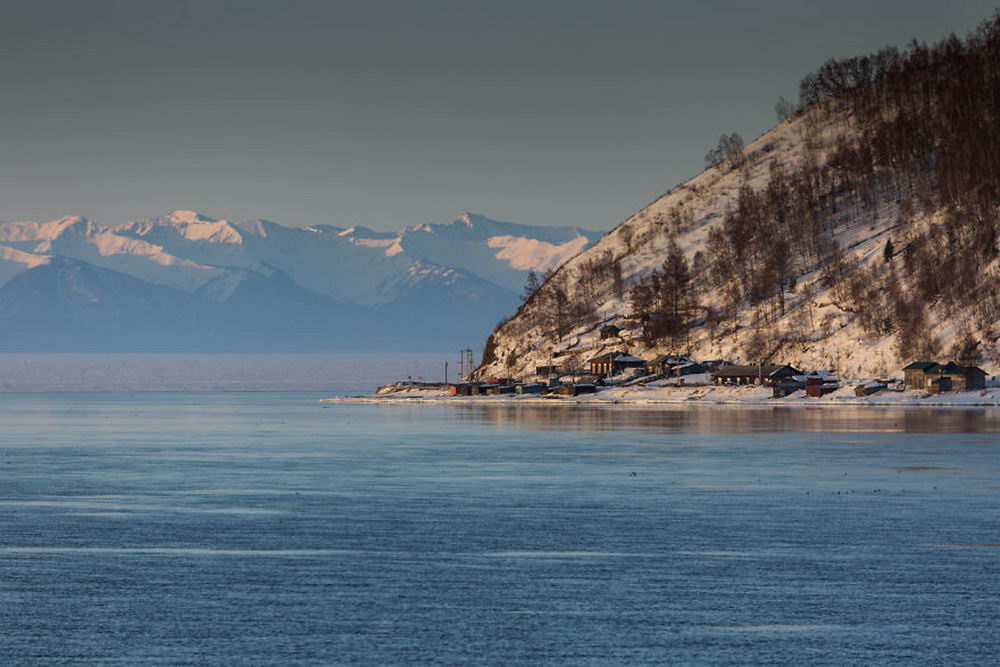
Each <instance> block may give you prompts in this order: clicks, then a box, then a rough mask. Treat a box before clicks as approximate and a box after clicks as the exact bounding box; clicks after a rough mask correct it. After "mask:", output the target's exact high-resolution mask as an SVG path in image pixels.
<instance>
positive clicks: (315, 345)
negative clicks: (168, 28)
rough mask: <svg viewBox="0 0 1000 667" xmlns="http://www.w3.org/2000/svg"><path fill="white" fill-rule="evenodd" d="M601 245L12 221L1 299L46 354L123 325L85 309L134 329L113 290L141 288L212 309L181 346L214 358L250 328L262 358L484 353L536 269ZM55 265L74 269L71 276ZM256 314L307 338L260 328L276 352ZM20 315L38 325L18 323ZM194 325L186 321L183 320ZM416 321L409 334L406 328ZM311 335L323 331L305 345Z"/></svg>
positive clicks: (559, 236)
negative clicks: (488, 336) (346, 351)
mask: <svg viewBox="0 0 1000 667" xmlns="http://www.w3.org/2000/svg"><path fill="white" fill-rule="evenodd" d="M599 237H600V234H598V233H594V232H587V231H584V230H581V229H577V228H568V227H561V228H556V227H542V226H528V225H517V224H513V223H504V222H497V221H494V220H490V219H488V218H485V217H482V216H478V215H474V214H469V213H467V214H464V215H462V216H461V217H459V218H458V219H456V220H455V221H453V222H451V223H447V224H427V225H419V226H413V227H408V228H406V229H403V230H402V231H400V232H395V233H385V232H376V231H373V230H369V229H365V228H362V227H352V228H346V229H345V228H340V227H334V226H331V225H314V226H312V227H307V228H303V229H295V228H289V227H285V226H283V225H280V224H278V223H275V222H270V221H266V220H251V221H227V220H215V219H212V218H209V217H206V216H203V215H201V214H199V213H196V212H194V211H174V212H173V213H170V214H169V215H165V216H161V217H155V218H149V219H144V220H139V221H135V222H129V223H124V224H117V225H99V224H96V223H94V222H92V221H90V220H87V219H86V218H82V217H78V216H74V217H66V218H61V219H59V220H53V221H51V222H30V221H20V222H0V302H2V303H4V304H6V306H7V310H6V312H4V313H0V320H2V322H3V323H4V324H5V327H4V328H0V349H43V348H45V346H44V345H43V346H41V347H38V346H37V345H34V344H33V343H32V336H31V334H30V332H31V331H33V330H34V329H38V328H45V327H52V326H58V327H59V328H61V329H66V330H68V329H72V328H80V327H82V328H81V329H80V330H81V331H83V329H86V328H87V327H91V329H88V331H91V333H94V332H97V331H100V330H103V327H104V324H107V325H108V326H111V327H112V328H113V326H114V325H113V323H104V324H100V325H98V321H99V320H100V319H101V317H102V315H100V313H101V312H104V311H103V310H101V309H100V308H98V309H97V310H93V309H92V310H91V311H88V312H90V314H89V315H88V316H87V318H88V319H87V326H86V327H84V326H83V324H82V323H81V322H77V321H76V320H75V318H78V317H79V316H80V311H79V309H77V308H76V306H75V305H72V304H74V303H75V301H79V302H80V303H95V304H96V303H99V302H100V303H101V305H102V308H103V307H104V306H107V307H111V308H112V310H114V312H115V317H116V318H119V319H124V320H125V321H126V323H127V322H128V321H130V316H129V310H128V309H127V308H126V309H122V310H120V311H119V310H115V309H114V304H113V303H109V302H113V301H114V299H115V298H117V297H116V295H119V296H120V295H121V294H123V293H124V292H122V291H120V290H118V291H116V290H115V289H109V290H104V289H103V287H102V286H104V287H106V286H108V285H109V284H110V283H113V282H118V283H121V284H123V285H124V284H126V283H127V284H128V288H127V290H125V291H127V293H128V294H130V295H131V298H139V297H138V296H137V295H138V293H139V292H142V291H143V290H144V289H145V290H146V291H147V292H148V294H147V295H146V296H145V297H144V299H145V300H146V301H148V302H149V303H151V304H156V303H159V302H163V301H164V294H171V295H173V296H175V297H176V299H173V300H170V299H168V301H170V302H171V304H172V305H171V306H170V308H175V307H176V308H181V309H187V310H189V311H191V310H197V311H198V312H200V313H201V315H200V316H199V317H201V318H203V321H204V322H205V328H204V330H203V331H199V328H198V327H197V326H195V325H192V326H191V327H190V328H189V329H186V330H185V332H184V333H185V335H187V336H191V335H194V336H195V338H194V340H191V339H190V338H189V339H188V346H187V347H185V346H184V345H180V346H179V347H180V348H181V349H193V350H197V349H200V348H201V347H203V343H206V341H209V340H211V341H213V342H212V343H211V345H209V347H211V348H212V349H218V348H222V349H224V348H225V344H224V343H220V342H219V340H218V339H219V338H220V336H223V333H224V334H225V336H231V335H234V332H236V331H243V332H244V333H241V334H239V335H238V336H237V337H238V338H243V339H245V342H246V345H245V347H246V346H249V347H251V348H254V349H256V348H260V349H270V348H271V347H272V345H273V346H276V347H277V348H280V349H287V348H288V347H289V346H290V345H291V346H292V347H294V345H292V344H291V343H288V344H285V343H286V342H287V341H294V340H298V339H303V338H308V339H309V340H310V341H312V342H311V343H310V344H309V346H310V348H311V349H327V348H328V349H338V348H339V347H341V346H342V345H341V343H344V344H348V346H349V347H351V348H352V349H365V348H366V347H369V346H371V347H372V349H382V348H385V347H396V346H398V347H399V348H401V349H407V347H408V346H415V348H419V349H427V348H428V346H431V347H433V348H434V349H448V348H450V347H454V346H456V345H472V344H475V343H476V342H477V340H479V339H481V337H482V336H483V335H485V333H486V332H487V331H489V329H490V328H491V327H492V326H493V324H495V323H496V321H498V320H499V319H501V318H502V317H505V316H507V315H509V314H510V313H511V312H513V310H514V309H515V308H516V307H517V305H518V303H519V292H520V290H521V288H522V286H523V285H524V283H525V279H526V276H527V272H528V271H529V270H535V271H538V272H543V271H546V270H548V269H552V268H555V267H556V266H558V265H559V264H560V263H561V262H563V261H565V260H566V259H568V258H569V257H571V256H572V255H574V254H576V253H577V252H579V251H580V250H582V249H583V248H585V247H587V246H588V245H589V244H591V243H593V241H595V240H596V239H597V238H599ZM55 260H60V261H59V262H58V263H57V265H54V264H53V262H54V261H55ZM71 266H72V267H76V268H74V269H72V270H71V269H70V268H69V267H71ZM88 267H93V269H95V270H91V269H90V268H88ZM77 269H79V270H77ZM36 274H37V275H36ZM83 277H86V280H83ZM67 280H69V281H70V282H69V283H66V284H63V283H64V282H65V281H67ZM28 285H32V287H31V288H30V289H29V288H28V287H27V286H28ZM42 285H51V288H49V287H44V288H43V287H42ZM60 285H62V287H59V286H60ZM84 285H86V288H84V287H83V286H84ZM63 288H65V289H63ZM164 289H166V290H167V292H164V291H163V290H164ZM39 293H46V294H50V295H51V294H58V295H59V298H58V299H55V300H53V298H52V297H51V296H50V297H46V298H48V299H49V301H50V303H47V304H45V308H41V309H40V304H25V303H21V302H20V301H22V300H24V299H28V298H35V297H31V296H30V295H32V294H36V295H37V294H39ZM140 300H141V299H140ZM257 300H259V301H260V303H256V301H257ZM307 303H308V306H307ZM181 304H183V305H181ZM294 304H298V306H295V307H293V305H294ZM255 308H256V309H257V315H258V316H259V317H260V318H261V319H264V318H267V317H272V318H274V317H279V318H280V317H284V318H285V319H286V322H285V324H286V325H287V327H288V328H289V329H294V330H296V334H295V335H291V336H290V337H288V338H287V340H286V339H285V338H283V334H282V332H281V327H280V326H278V325H277V324H276V323H274V322H272V323H270V324H269V325H268V326H267V327H259V329H260V330H261V331H264V330H266V331H267V332H268V336H269V337H271V338H273V340H272V341H270V342H268V341H266V340H261V336H256V337H254V336H251V335H250V334H251V333H252V330H254V328H255V324H254V318H253V314H254V310H255ZM275 308H278V309H279V310H281V311H282V312H281V313H278V312H275V310H274V309H275ZM166 310H169V308H166ZM233 311H238V313H236V314H234V312H233ZM107 312H111V311H107ZM14 313H22V314H24V313H32V315H31V317H30V318H28V319H27V320H26V319H25V318H26V317H27V315H22V316H20V320H21V321H17V322H14V320H16V319H18V318H17V316H15V315H14ZM188 315H189V313H188V314H184V313H176V314H175V318H176V321H182V320H185V319H186V318H187V317H188ZM236 315H238V316H236ZM136 317H139V316H138V315H137V316H136ZM32 318H34V319H32ZM157 318H158V319H157V320H156V321H157V322H158V324H157V326H156V327H152V328H150V326H147V324H148V323H147V324H143V326H142V327H140V328H142V330H143V332H144V333H143V334H142V335H143V336H144V337H146V338H147V339H148V337H149V336H151V335H154V334H155V333H156V332H157V331H158V328H159V327H162V326H165V327H166V329H165V330H164V331H163V333H164V337H166V338H169V333H170V332H169V329H170V326H169V322H170V321H171V317H170V316H169V315H168V314H167V313H166V312H161V313H159V314H158V315H157ZM400 318H406V319H405V320H402V319H400ZM29 320H30V321H29ZM402 321H406V322H407V327H406V328H400V327H399V326H398V325H399V324H400V323H401V322H402ZM237 322H238V324H237ZM78 325H79V326H78ZM94 327H96V328H94ZM126 328H127V327H126ZM306 329H316V332H315V334H311V335H308V336H304V335H303V330H306ZM338 330H339V332H338ZM346 330H350V331H351V332H353V333H351V334H350V335H348V334H347V333H346ZM14 331H17V332H18V337H17V338H14V336H13V333H11V332H14ZM86 335H89V334H85V333H80V334H79V335H78V336H77V337H76V338H77V339H79V338H80V337H86ZM94 335H99V336H106V334H97V333H94ZM324 335H327V338H325V339H324V337H323V336H324ZM248 336H249V337H248ZM43 338H45V337H43ZM64 338H65V341H64V343H65V344H60V345H55V347H58V348H67V349H76V348H77V347H83V348H87V349H90V348H91V347H94V346H95V345H96V346H97V347H101V345H99V344H98V343H97V342H93V344H92V343H87V344H81V345H77V343H78V342H80V341H79V340H74V337H73V336H71V335H69V333H67V335H66V336H65V337H64ZM251 338H252V339H253V342H250V341H251ZM38 340H41V339H38ZM324 341H325V342H324ZM134 342H135V346H134V347H135V348H136V349H143V348H147V347H148V348H149V349H161V348H163V344H161V343H162V342H163V341H161V342H159V343H157V342H155V341H152V340H146V341H145V342H144V341H141V340H140V341H134ZM170 347H171V348H172V347H174V346H173V345H171V346H170ZM109 349H115V348H114V347H110V348H109Z"/></svg>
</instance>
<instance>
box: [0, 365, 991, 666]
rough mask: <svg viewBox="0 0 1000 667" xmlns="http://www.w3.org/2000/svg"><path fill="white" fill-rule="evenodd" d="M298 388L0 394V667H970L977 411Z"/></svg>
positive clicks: (987, 473)
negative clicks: (509, 401)
mask: <svg viewBox="0 0 1000 667" xmlns="http://www.w3.org/2000/svg"><path fill="white" fill-rule="evenodd" d="M10 361H11V359H8V360H7V362H8V363H9V362H10ZM3 363H4V362H3V360H0V369H2V368H3ZM136 363H140V365H141V364H143V363H146V362H138V361H137V362H136ZM330 363H331V364H333V366H336V362H334V361H331V362H330ZM428 364H430V361H428ZM203 365H204V364H203ZM306 365H309V366H312V367H314V368H315V367H316V366H317V363H314V364H306ZM435 367H436V362H435ZM102 382H104V384H103V385H102V386H103V387H104V388H105V389H106V390H107V389H109V387H108V381H107V379H105V380H103V381H102ZM20 386H21V388H22V389H23V387H24V385H23V384H22V385H20ZM134 386H135V387H139V388H142V387H143V386H145V385H143V384H142V383H141V382H137V383H136V384H135V385H134ZM243 386H244V387H245V386H246V384H244V385H243ZM147 388H148V386H147ZM255 388H258V389H259V388H260V387H259V386H258V387H255ZM359 388H360V387H359ZM346 390H347V389H346V388H345V391H346ZM327 395H329V392H328V391H322V392H288V391H285V392H263V391H254V392H218V391H216V392H190V391H175V392H170V393H162V392H143V391H136V390H132V391H129V392H126V393H114V392H107V391H106V392H105V393H96V392H90V393H44V392H38V391H36V392H34V393H26V392H25V391H22V392H20V393H7V394H0V474H2V477H0V629H2V630H0V655H2V656H3V663H4V664H36V663H43V664H75V663H88V664H121V665H135V664H156V665H160V664H190V665H203V664H226V665H228V664H282V665H288V664H338V663H341V664H372V665H376V664H378V665H383V664H428V663H433V664H470V663H474V664H475V663H478V664H482V663H485V664H524V663H549V664H572V665H578V664H607V665H619V664H665V663H702V664H720V663H721V664H726V663H729V664H747V663H775V664H801V663H819V664H845V663H858V662H879V663H895V664H989V663H995V662H996V655H997V654H998V651H1000V633H998V632H997V625H998V623H1000V604H998V603H1000V576H998V575H1000V438H998V433H1000V411H996V410H984V409H975V410H936V411H934V410H915V409H854V408H843V409H825V410H823V409H800V408H784V409H781V408H778V409H768V408H754V409H742V408H741V409H737V408H730V407H701V408H694V409H692V408H690V407H686V406H679V407H665V408H658V409H655V410H650V409H628V408H620V407H619V408H576V407H569V406H553V407H549V406H503V407H490V406H478V405H433V406H431V405H423V406H418V405H371V404H363V405H362V404H322V403H320V402H319V399H320V398H322V397H324V396H327Z"/></svg>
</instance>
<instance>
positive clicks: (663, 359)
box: [646, 354, 709, 377]
mask: <svg viewBox="0 0 1000 667" xmlns="http://www.w3.org/2000/svg"><path fill="white" fill-rule="evenodd" d="M708 370H709V369H708V367H707V366H705V365H704V364H700V363H698V362H697V361H694V360H693V359H691V358H689V357H682V356H677V355H670V354H661V355H660V356H658V357H656V358H655V359H652V360H651V361H647V362H646V372H647V373H649V374H650V375H662V376H663V377H680V376H682V375H694V374H696V373H707V372H708Z"/></svg>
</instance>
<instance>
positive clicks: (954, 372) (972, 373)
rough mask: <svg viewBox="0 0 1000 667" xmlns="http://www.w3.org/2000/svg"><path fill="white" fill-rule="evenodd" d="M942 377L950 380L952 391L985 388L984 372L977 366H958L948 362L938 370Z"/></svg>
mask: <svg viewBox="0 0 1000 667" xmlns="http://www.w3.org/2000/svg"><path fill="white" fill-rule="evenodd" d="M938 373H939V374H940V375H941V376H942V377H947V378H951V386H952V391H970V390H972V389H985V388H986V371H984V370H983V369H982V368H979V367H978V366H959V365H958V364H956V363H955V362H954V361H949V362H948V363H946V364H945V365H944V366H941V367H940V368H939V369H938Z"/></svg>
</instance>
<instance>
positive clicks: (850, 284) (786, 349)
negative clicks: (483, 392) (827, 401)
mask: <svg viewBox="0 0 1000 667" xmlns="http://www.w3.org/2000/svg"><path fill="white" fill-rule="evenodd" d="M997 90H1000V17H998V18H995V19H993V20H992V21H989V22H987V23H984V24H983V26H982V27H981V28H980V29H979V30H978V31H976V32H975V33H974V34H972V35H970V36H969V37H968V38H967V39H965V40H958V39H956V38H954V37H951V38H949V39H947V40H945V41H943V42H941V43H940V44H937V45H934V46H931V47H928V46H926V45H923V44H917V43H914V44H913V45H911V46H910V47H909V48H908V49H907V50H905V51H898V50H896V49H891V48H887V49H883V50H882V51H880V52H879V53H877V54H873V55H871V56H865V57H862V58H851V59H847V60H843V61H837V60H831V61H830V62H828V63H827V64H826V65H824V66H823V67H822V68H820V70H818V71H817V72H815V73H813V74H810V75H809V76H807V77H806V78H805V79H804V80H803V82H802V86H801V98H802V99H801V102H800V106H799V108H798V109H797V110H795V111H794V112H793V113H791V114H790V118H789V119H788V120H787V121H786V122H782V123H781V124H780V125H779V126H777V127H776V128H774V129H773V130H771V131H770V132H768V133H767V134H765V135H763V136H762V137H760V138H759V139H757V140H756V141H754V142H753V143H751V144H750V145H749V146H746V147H745V148H742V147H741V142H739V141H736V140H734V139H735V137H725V136H724V137H723V139H722V140H721V141H720V145H719V147H718V149H716V150H713V151H712V152H710V154H709V155H708V156H707V157H706V159H707V160H710V161H711V162H712V163H713V164H712V165H711V166H710V167H709V168H708V169H706V170H705V171H704V172H703V173H701V174H700V175H698V176H697V177H695V178H693V179H691V180H690V181H688V182H686V183H684V184H682V185H680V186H678V187H676V188H675V189H673V190H672V191H670V192H668V193H667V194H666V195H664V196H662V197H660V198H659V199H657V200H656V201H654V202H653V203H652V204H650V205H649V206H647V207H646V208H644V209H642V210H641V211H640V212H638V213H637V214H636V215H634V216H632V217H630V218H629V219H627V220H626V221H625V222H624V223H622V224H621V225H619V226H618V227H617V228H616V229H614V230H613V231H612V232H610V233H609V234H608V235H607V236H605V237H604V238H603V239H602V240H601V241H599V242H598V243H597V244H595V246H594V247H593V248H591V249H589V250H588V251H586V252H584V253H582V254H581V255H579V256H577V257H575V258H574V259H572V260H570V261H569V262H567V263H566V264H564V265H563V266H562V267H561V268H560V269H559V270H558V271H557V272H556V273H555V275H553V276H552V277H551V278H550V279H549V280H548V281H547V282H546V283H545V284H544V285H543V286H542V287H541V288H540V289H539V290H538V291H537V292H536V293H535V294H534V295H533V296H532V297H531V298H530V299H529V300H528V301H527V302H526V303H524V304H523V305H522V307H521V308H520V310H519V311H518V313H517V314H516V315H515V316H514V317H512V318H511V319H510V320H508V321H507V322H505V323H503V324H502V325H500V326H499V327H498V328H497V330H496V331H495V333H494V334H493V335H492V336H491V337H490V339H489V340H488V342H487V345H486V349H485V352H484V359H483V365H482V366H481V367H480V369H479V370H478V374H479V375H480V376H481V377H485V376H490V375H524V374H530V373H531V372H533V370H534V368H535V367H536V366H540V365H547V364H549V363H550V362H551V363H555V364H557V365H559V366H561V367H562V368H564V369H567V370H569V369H577V368H582V367H584V365H585V362H586V360H587V359H589V358H591V357H593V356H596V355H597V354H600V353H602V352H605V351H609V350H614V349H627V350H628V351H629V352H631V353H632V354H636V355H639V356H644V357H651V356H654V355H656V354H660V353H670V352H675V353H676V352H687V353H690V354H692V355H694V356H696V357H698V358H703V359H715V358H724V359H730V360H734V361H742V362H748V363H756V362H762V361H765V360H770V361H782V362H787V363H793V364H795V365H797V366H801V367H805V368H822V369H834V370H837V371H839V372H841V373H842V374H844V375H846V376H849V377H860V376H872V375H882V374H885V373H889V372H892V371H894V370H895V369H898V368H900V366H901V365H903V364H905V363H907V362H909V361H911V360H913V359H915V358H927V357H936V356H942V355H949V356H952V357H955V358H959V359H961V360H963V361H966V362H975V363H982V364H985V365H987V366H990V367H995V366H996V363H997V359H998V349H997V336H998V329H1000V266H998V260H997V257H998V248H997V242H996V241H997V227H998V210H1000V155H998V153H997V152H996V151H995V150H994V148H995V146H997V145H1000V98H998V97H997V95H996V91H997ZM607 323H610V324H615V325H616V326H618V327H620V328H621V329H622V332H621V334H620V336H617V337H612V338H610V339H602V338H601V337H600V336H599V328H600V327H601V326H602V325H603V324H607Z"/></svg>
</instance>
